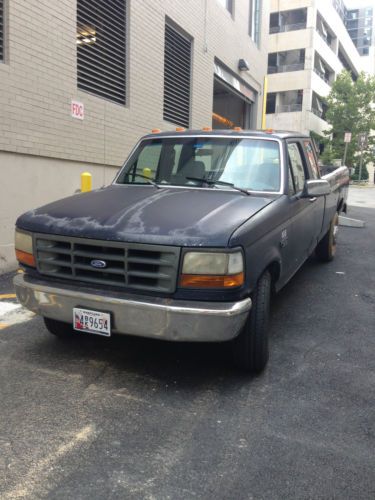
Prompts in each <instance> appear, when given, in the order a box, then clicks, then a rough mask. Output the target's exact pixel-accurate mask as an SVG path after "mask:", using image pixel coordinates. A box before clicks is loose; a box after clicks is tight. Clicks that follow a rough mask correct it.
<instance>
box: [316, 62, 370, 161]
mask: <svg viewBox="0 0 375 500" xmlns="http://www.w3.org/2000/svg"><path fill="white" fill-rule="evenodd" d="M326 103H327V105H328V110H327V113H326V116H325V119H326V121H327V122H328V123H329V124H330V126H331V128H330V129H329V130H325V131H324V134H325V136H326V139H325V143H326V144H325V149H324V153H323V155H322V160H323V162H325V163H328V162H329V163H330V162H331V161H332V160H333V159H337V158H343V156H344V149H345V143H344V134H345V132H351V133H352V140H351V142H350V143H349V144H348V151H347V156H346V164H347V165H348V166H350V167H351V166H353V165H354V164H357V163H358V162H359V158H358V154H359V147H358V135H359V134H360V133H366V134H369V133H370V131H371V130H375V105H374V104H375V77H374V76H370V75H367V74H366V73H363V72H362V73H361V74H360V75H359V77H358V78H357V80H356V81H353V79H352V77H351V74H350V72H349V71H342V72H341V73H340V74H339V75H338V77H337V79H336V81H335V82H334V83H333V85H332V89H331V92H330V94H329V95H328V97H327V98H326ZM374 145H375V137H373V136H369V140H368V146H367V149H366V151H364V165H365V164H366V163H367V162H368V161H372V160H374Z"/></svg>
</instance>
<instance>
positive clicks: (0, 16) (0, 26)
mask: <svg viewBox="0 0 375 500" xmlns="http://www.w3.org/2000/svg"><path fill="white" fill-rule="evenodd" d="M3 60H4V1H3V0H0V61H3Z"/></svg>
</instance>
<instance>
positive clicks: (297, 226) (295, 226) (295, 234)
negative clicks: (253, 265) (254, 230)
mask: <svg viewBox="0 0 375 500" xmlns="http://www.w3.org/2000/svg"><path fill="white" fill-rule="evenodd" d="M287 159H288V165H289V214H290V219H291V221H292V228H291V230H292V234H291V238H290V245H291V250H290V254H291V259H292V262H291V266H292V268H293V269H294V271H295V270H297V269H298V267H300V266H301V265H302V263H303V262H304V261H305V260H306V259H307V257H308V256H309V255H310V254H311V253H312V252H313V250H314V248H315V247H316V244H317V238H318V234H319V232H320V228H321V224H322V214H321V215H320V216H318V210H316V202H317V200H318V199H317V198H301V197H300V196H301V194H302V191H303V188H304V184H305V181H306V179H308V178H309V172H308V170H307V165H306V160H305V156H304V153H303V149H302V144H301V143H300V142H299V141H297V140H290V141H288V142H287ZM323 202H324V200H323ZM322 213H323V211H322Z"/></svg>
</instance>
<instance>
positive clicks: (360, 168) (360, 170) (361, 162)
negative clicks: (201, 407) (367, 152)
mask: <svg viewBox="0 0 375 500" xmlns="http://www.w3.org/2000/svg"><path fill="white" fill-rule="evenodd" d="M362 164H363V148H361V159H360V160H359V175H358V182H361V178H362Z"/></svg>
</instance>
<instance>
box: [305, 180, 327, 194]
mask: <svg viewBox="0 0 375 500" xmlns="http://www.w3.org/2000/svg"><path fill="white" fill-rule="evenodd" d="M330 193H331V185H330V183H329V182H328V181H325V180H323V179H317V180H310V181H306V182H305V187H304V188H303V191H302V195H301V198H316V197H317V196H325V195H327V194H330Z"/></svg>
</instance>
